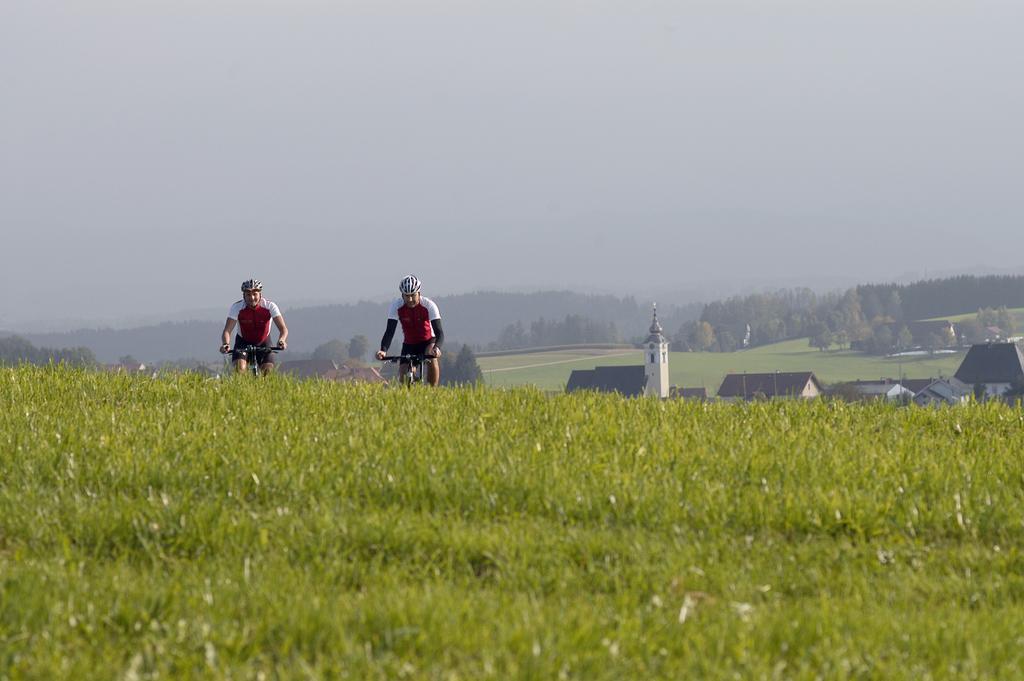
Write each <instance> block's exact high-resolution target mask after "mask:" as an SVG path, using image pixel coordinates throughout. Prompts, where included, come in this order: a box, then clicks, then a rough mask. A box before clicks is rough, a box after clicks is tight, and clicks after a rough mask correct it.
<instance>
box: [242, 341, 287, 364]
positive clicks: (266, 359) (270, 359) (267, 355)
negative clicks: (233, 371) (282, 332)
mask: <svg viewBox="0 0 1024 681" xmlns="http://www.w3.org/2000/svg"><path fill="white" fill-rule="evenodd" d="M246 345H257V346H259V347H261V348H272V347H274V346H273V345H271V344H270V337H269V336H268V337H267V339H266V340H265V341H263V342H262V343H250V342H249V341H247V340H243V339H242V337H241V336H235V347H234V348H233V349H232V350H231V361H232V362H237V361H238V360H240V359H248V358H247V357H246V356H245V354H244V353H243V352H241V351H239V349H238V348H244V347H245V346H246ZM260 355H261V356H260V358H259V363H260V364H273V363H274V362H275V361H277V360H275V359H274V353H272V352H261V353H260Z"/></svg>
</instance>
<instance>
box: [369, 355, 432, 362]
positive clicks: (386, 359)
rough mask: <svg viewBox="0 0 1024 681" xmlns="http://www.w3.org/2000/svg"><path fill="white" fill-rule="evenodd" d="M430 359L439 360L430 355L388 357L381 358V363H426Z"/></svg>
mask: <svg viewBox="0 0 1024 681" xmlns="http://www.w3.org/2000/svg"><path fill="white" fill-rule="evenodd" d="M428 359H437V358H436V357H432V356H428V355H386V356H384V357H381V358H380V360H379V361H381V362H420V363H422V362H425V361H427V360H428Z"/></svg>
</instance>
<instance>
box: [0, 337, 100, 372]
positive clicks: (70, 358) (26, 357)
mask: <svg viewBox="0 0 1024 681" xmlns="http://www.w3.org/2000/svg"><path fill="white" fill-rule="evenodd" d="M51 362H53V363H56V364H59V363H61V362H63V363H66V364H72V365H75V366H95V365H96V364H97V362H96V355H94V354H93V352H92V350H90V349H89V348H81V347H79V348H37V347H36V346H34V345H32V343H30V342H28V341H27V340H25V339H24V338H22V337H20V336H8V337H6V338H0V364H4V365H13V364H25V363H27V364H49V363H51Z"/></svg>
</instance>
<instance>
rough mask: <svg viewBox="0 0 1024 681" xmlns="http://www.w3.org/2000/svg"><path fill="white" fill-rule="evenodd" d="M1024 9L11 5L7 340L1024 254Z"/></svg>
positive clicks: (935, 267)
mask: <svg viewBox="0 0 1024 681" xmlns="http://www.w3.org/2000/svg"><path fill="white" fill-rule="evenodd" d="M1022 26H1024V3H1022V2H1020V1H1019V0H1007V1H1005V2H996V1H993V0H963V1H957V2H944V1H941V0H927V1H922V2H911V1H905V2H901V1H899V0H887V1H885V2H880V1H879V2H874V1H871V0H802V1H797V0H792V1H790V0H785V1H774V0H750V1H747V2H740V1H735V0H708V1H707V2H689V1H687V0H671V1H666V2H645V1H644V0H618V1H616V2H606V1H602V0H591V1H587V2H580V1H576V2H562V1H559V0H544V1H541V2H529V1H524V0H507V1H503V2H493V1H488V0H472V1H466V2H451V1H449V0H433V1H431V2H424V1H423V0H402V1H388V0H373V1H372V2H370V1H367V2H343V1H340V0H333V1H323V2H315V1H313V0H273V1H269V0H264V1H258V0H245V1H241V0H239V1H237V2H236V1H228V0H201V1H199V0H196V1H191V0H123V1H120V2H113V1H111V0H89V2H82V1H80V0H67V1H65V2H56V1H51V0H4V1H3V2H2V3H0V229H2V232H3V235H2V236H3V239H2V248H3V258H2V265H0V285H2V286H3V288H4V291H5V295H4V296H3V300H2V302H0V328H5V327H8V328H10V327H11V326H12V325H14V324H16V323H18V322H24V320H28V319H68V318H75V319H86V318H90V317H96V318H100V319H104V318H106V319H109V318H115V317H126V316H140V315H141V316H145V315H148V316H156V317H159V316H166V317H167V318H168V319H174V318H176V314H177V313H179V312H180V311H182V310H191V309H197V308H209V307H223V308H224V309H225V310H226V309H227V307H228V305H229V304H230V303H231V302H232V301H234V300H236V299H237V298H238V283H239V282H240V280H241V279H243V278H245V277H246V276H249V275H250V274H253V275H255V276H257V277H260V278H262V279H263V280H264V281H265V282H266V285H267V292H268V295H269V297H271V298H273V299H275V300H277V301H278V302H280V303H281V304H282V307H283V308H284V309H285V310H287V306H288V305H289V303H294V302H296V301H311V300H322V301H328V300H334V301H343V300H351V299H355V298H358V297H362V296H374V297H380V296H385V295H390V294H391V293H393V292H394V290H395V286H396V285H397V281H398V279H399V278H400V277H401V275H403V274H405V273H406V272H410V271H411V272H414V273H416V274H417V275H418V276H420V278H421V279H423V280H424V282H425V286H426V289H425V290H426V291H427V292H428V294H429V293H438V294H440V293H457V292H465V291H471V290H476V289H481V288H515V289H536V288H541V287H549V286H553V287H564V288H571V289H575V290H582V291H586V290H600V291H603V292H622V293H625V292H628V291H639V290H652V289H657V288H662V289H666V288H678V289H688V288H693V287H696V286H699V285H700V282H706V281H709V280H714V281H728V280H736V279H743V280H750V281H759V280H763V281H766V282H771V281H777V280H779V279H783V278H785V279H789V280H792V281H800V280H801V279H802V278H804V277H806V278H807V279H808V281H810V280H811V279H813V278H821V277H826V276H836V275H841V276H848V277H851V278H854V279H874V280H877V279H888V278H892V277H895V276H897V275H899V274H901V273H905V272H908V271H918V272H926V271H933V272H934V271H940V270H944V269H945V270H949V269H967V268H970V267H973V266H976V265H981V266H988V267H993V268H1015V269H1018V270H1022V271H1024V256H1022V252H1024V249H1022V246H1024V236H1022V227H1024V198H1022V196H1024V186H1022V185H1024V183H1022V176H1024V173H1022V163H1024V161H1022V159H1024V132H1022V130H1024V127H1022V125H1024V124H1022V121H1024V87H1022V86H1021V83H1022V82H1024V41H1022V40H1021V27H1022Z"/></svg>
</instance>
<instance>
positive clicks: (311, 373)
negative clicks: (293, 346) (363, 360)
mask: <svg viewBox="0 0 1024 681" xmlns="http://www.w3.org/2000/svg"><path fill="white" fill-rule="evenodd" d="M279 371H280V372H282V373H284V374H288V375H289V376H294V377H295V378H323V379H326V380H328V381H342V382H343V381H356V382H363V383H386V382H387V379H386V378H384V377H383V376H381V374H380V371H378V370H377V369H376V368H374V367H350V366H348V365H347V364H338V363H337V362H335V361H334V360H330V359H300V360H292V361H291V362H284V363H282V364H281V368H280V369H279Z"/></svg>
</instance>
